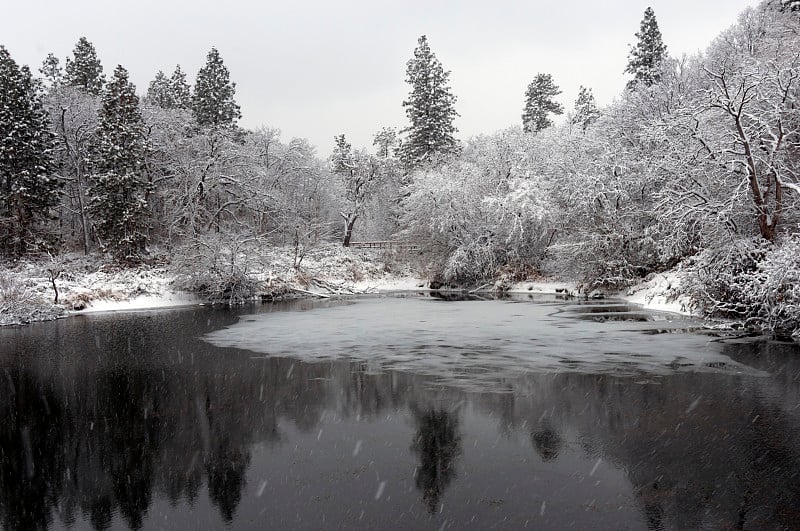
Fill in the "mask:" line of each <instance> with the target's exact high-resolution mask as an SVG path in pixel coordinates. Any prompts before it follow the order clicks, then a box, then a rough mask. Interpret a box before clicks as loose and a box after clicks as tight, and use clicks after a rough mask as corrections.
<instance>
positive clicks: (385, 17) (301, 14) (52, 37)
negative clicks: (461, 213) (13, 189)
mask: <svg viewBox="0 0 800 531" xmlns="http://www.w3.org/2000/svg"><path fill="white" fill-rule="evenodd" d="M2 3H3V5H2V17H0V44H3V45H5V46H6V48H8V50H9V52H10V53H11V55H12V57H13V58H14V59H15V60H16V61H17V62H18V63H22V64H28V65H30V66H31V68H32V69H33V70H34V71H36V70H38V68H39V65H40V64H41V61H42V59H44V57H45V56H46V55H47V53H48V52H53V53H54V54H55V55H56V56H58V57H59V58H60V59H61V60H62V63H63V61H64V58H65V57H67V56H68V55H71V52H72V49H73V47H74V45H75V43H76V42H77V40H78V38H79V37H81V36H86V37H87V38H88V39H89V40H90V41H91V42H92V43H94V45H95V47H96V49H97V52H98V56H99V57H100V60H101V61H102V63H103V66H104V69H105V71H106V73H107V74H110V73H111V72H112V71H113V69H114V67H115V66H116V65H117V64H122V65H123V66H124V67H125V68H127V69H128V71H129V72H130V73H131V78H132V80H133V82H134V83H136V86H137V89H138V91H139V93H144V92H145V91H146V89H147V84H148V83H149V81H150V80H151V79H153V77H154V76H155V73H156V71H158V70H164V71H165V72H167V73H170V72H171V71H172V70H173V69H174V67H175V65H176V64H180V65H181V67H182V68H183V70H184V71H185V72H187V76H188V78H189V81H190V82H193V80H194V77H195V75H196V73H197V70H198V69H199V68H200V67H201V66H202V64H203V63H204V62H205V56H206V53H207V52H208V50H209V49H210V48H211V47H212V46H216V47H217V48H218V49H219V51H220V54H221V55H222V58H223V60H224V61H225V64H226V65H227V67H228V69H229V70H230V71H231V79H232V80H233V81H235V82H236V91H237V94H236V97H237V101H238V102H239V104H240V105H241V107H242V115H243V117H242V120H241V122H240V124H241V125H242V126H244V127H248V128H254V127H258V126H261V125H266V126H269V127H277V128H279V129H281V131H282V132H283V135H282V138H283V139H284V140H285V141H288V140H289V139H290V138H292V137H305V138H308V139H309V140H310V141H311V142H312V143H313V144H315V145H316V146H317V148H318V153H319V154H320V155H322V156H325V155H327V154H329V153H330V151H331V147H332V145H333V136H334V135H336V134H339V133H345V134H346V135H347V137H348V139H349V140H350V142H351V143H352V144H353V145H354V146H356V147H361V146H367V147H370V149H371V148H372V135H373V134H374V133H375V132H376V131H378V130H379V129H380V128H381V127H384V126H394V127H397V128H398V129H401V128H403V127H405V126H406V124H407V122H406V118H405V113H404V109H403V107H402V101H403V99H404V98H405V97H406V95H407V94H408V85H406V83H405V63H406V61H407V60H408V59H409V58H410V57H411V56H412V54H413V50H414V48H415V46H416V42H417V38H418V37H419V36H420V35H422V34H425V35H427V36H428V41H429V43H430V45H431V49H432V50H433V51H434V53H436V55H437V57H438V58H439V60H440V61H441V62H442V64H443V65H444V67H445V68H446V69H448V70H450V71H451V72H452V73H451V76H450V84H451V87H452V90H453V92H454V93H455V95H456V96H457V97H458V102H457V110H458V112H459V113H460V114H461V116H460V118H458V119H457V120H456V126H457V127H458V129H459V134H458V135H459V137H460V138H467V137H469V136H472V135H475V134H480V133H492V132H494V131H497V130H498V129H503V128H505V127H507V126H510V125H513V124H517V123H519V122H520V115H521V112H522V105H523V97H524V93H525V89H526V87H527V85H528V83H530V81H531V80H532V79H533V77H534V76H535V75H536V74H537V73H539V72H543V73H550V74H552V75H553V78H554V80H555V82H556V83H557V84H558V85H559V86H560V87H561V89H562V90H563V94H562V95H561V98H560V99H561V101H562V103H563V104H564V106H565V108H567V109H570V108H572V105H573V102H574V100H575V97H576V96H577V92H578V86H579V85H581V84H583V85H586V86H589V87H592V89H593V90H594V94H595V97H596V98H597V100H598V103H599V104H601V105H602V104H606V103H609V102H610V101H611V100H612V99H613V98H614V97H615V96H616V95H617V94H619V93H620V91H621V90H622V88H623V87H624V85H625V81H626V77H625V76H624V75H623V74H622V71H623V70H624V68H625V65H626V62H627V56H628V49H629V46H630V45H631V44H633V43H634V41H635V37H634V33H636V31H638V29H639V23H640V21H641V19H642V15H643V12H644V10H645V8H646V7H647V6H652V7H653V9H654V10H655V13H656V18H657V20H658V23H659V26H660V28H661V32H662V34H663V36H664V40H665V42H666V44H667V47H668V49H669V52H670V53H671V54H672V55H680V54H682V53H693V52H696V51H698V50H703V49H705V48H706V46H707V45H708V44H709V43H710V42H711V40H712V39H713V38H714V37H716V36H717V35H718V34H719V32H721V31H722V30H724V29H725V28H727V27H729V26H730V25H731V24H733V23H734V22H735V21H736V18H737V16H738V14H739V13H740V12H741V11H742V10H743V9H745V8H746V7H748V6H755V5H756V4H757V3H758V1H757V0H649V1H648V0H644V1H638V0H608V1H605V2H598V1H583V0H577V1H575V0H573V1H571V2H566V1H563V0H554V1H548V2H543V1H538V0H487V1H480V2H478V1H475V0H469V1H461V2H457V1H435V0H405V1H400V2H398V1H395V2H383V1H380V0H313V1H292V0H284V1H282V2H276V1H273V0H261V1H253V2H247V1H242V0H228V1H227V2H224V7H223V2H220V1H210V0H194V1H183V0H181V1H170V0H160V1H154V0H140V1H138V2H125V3H122V2H116V1H114V0H69V1H65V0H51V1H43V0H2Z"/></svg>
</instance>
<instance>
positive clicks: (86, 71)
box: [65, 37, 106, 96]
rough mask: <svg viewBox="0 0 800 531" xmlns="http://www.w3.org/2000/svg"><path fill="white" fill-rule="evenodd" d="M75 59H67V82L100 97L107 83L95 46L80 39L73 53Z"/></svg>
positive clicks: (82, 38) (84, 38)
mask: <svg viewBox="0 0 800 531" xmlns="http://www.w3.org/2000/svg"><path fill="white" fill-rule="evenodd" d="M72 55H73V59H69V58H67V65H66V76H65V81H66V83H67V85H70V86H73V87H78V88H79V89H81V90H83V91H84V92H86V93H87V94H93V95H95V96H99V95H100V92H102V90H103V84H104V83H105V82H106V78H105V75H104V74H103V65H102V64H100V60H99V59H98V58H97V52H96V51H95V49H94V45H93V44H92V43H91V42H89V41H88V40H87V39H86V37H81V38H80V39H78V42H77V44H75V49H74V50H73V51H72Z"/></svg>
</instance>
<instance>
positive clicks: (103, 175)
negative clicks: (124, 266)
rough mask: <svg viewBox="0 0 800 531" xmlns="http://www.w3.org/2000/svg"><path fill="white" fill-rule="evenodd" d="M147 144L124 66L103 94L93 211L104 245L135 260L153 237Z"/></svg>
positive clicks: (94, 152)
mask: <svg viewBox="0 0 800 531" xmlns="http://www.w3.org/2000/svg"><path fill="white" fill-rule="evenodd" d="M146 153H147V142H146V140H145V136H144V123H143V120H142V115H141V112H140V110H139V97H138V96H137V95H136V87H134V85H133V84H132V83H131V82H130V81H129V80H128V71H127V70H125V69H124V68H123V67H122V66H118V67H117V68H116V70H114V76H113V78H112V79H111V81H109V83H108V85H107V86H106V88H105V91H104V92H103V96H102V105H101V107H100V110H99V111H98V125H97V131H96V133H95V138H94V141H93V143H92V153H91V159H90V175H89V185H90V188H89V194H88V195H89V209H90V211H91V213H92V217H93V218H94V221H95V226H96V228H97V233H98V236H99V237H100V238H101V243H102V244H103V246H104V248H105V249H107V250H109V251H111V252H112V253H113V254H114V255H115V257H116V258H118V259H123V260H126V261H135V260H137V259H138V257H139V256H140V255H141V253H142V252H143V251H144V246H145V243H146V241H147V220H148V211H147V201H146V195H147V193H148V192H149V184H148V180H147V176H146V174H145V167H144V161H145V156H146Z"/></svg>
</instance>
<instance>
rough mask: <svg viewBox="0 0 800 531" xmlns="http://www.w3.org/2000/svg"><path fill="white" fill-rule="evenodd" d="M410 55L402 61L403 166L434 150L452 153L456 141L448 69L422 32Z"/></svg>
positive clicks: (422, 160) (419, 161)
mask: <svg viewBox="0 0 800 531" xmlns="http://www.w3.org/2000/svg"><path fill="white" fill-rule="evenodd" d="M417 44H418V46H417V48H416V49H415V50H414V58H413V59H410V60H409V61H408V63H407V64H406V82H407V83H408V84H409V85H411V92H410V93H409V95H408V99H407V100H406V101H404V102H403V106H404V107H405V108H406V116H408V119H409V121H410V122H411V125H409V126H408V127H407V128H406V129H404V131H403V132H405V133H408V137H407V138H406V139H405V140H404V142H403V145H402V148H401V158H402V160H403V162H404V163H405V164H406V166H407V167H409V168H413V167H417V166H420V165H422V164H424V163H425V162H427V161H429V160H431V158H432V157H433V156H434V155H436V154H438V153H453V152H455V151H457V149H458V143H457V141H456V139H455V137H454V136H453V135H454V134H455V133H456V131H457V129H456V128H455V126H454V125H453V120H454V119H455V118H456V116H458V113H457V112H456V110H455V103H456V97H455V96H454V95H453V93H452V92H451V91H450V86H449V85H448V78H449V77H450V72H449V71H447V70H445V69H444V68H443V67H442V64H441V63H440V62H439V60H438V59H437V58H436V55H435V54H434V53H433V52H432V51H431V49H430V46H429V45H428V39H427V38H426V37H425V35H423V36H421V37H420V38H419V40H418V41H417Z"/></svg>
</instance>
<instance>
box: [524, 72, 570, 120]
mask: <svg viewBox="0 0 800 531" xmlns="http://www.w3.org/2000/svg"><path fill="white" fill-rule="evenodd" d="M559 94H561V90H560V89H559V88H558V87H557V86H556V84H555V83H553V76H551V75H550V74H536V77H535V78H533V81H531V83H530V84H529V85H528V90H526V91H525V108H524V109H523V110H522V129H523V130H524V131H525V132H526V133H538V132H539V131H541V130H542V129H545V128H547V127H550V126H551V125H553V122H551V121H550V118H548V115H549V114H563V113H564V107H563V106H562V105H561V104H560V103H558V102H556V101H553V98H554V97H556V96H558V95H559Z"/></svg>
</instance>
